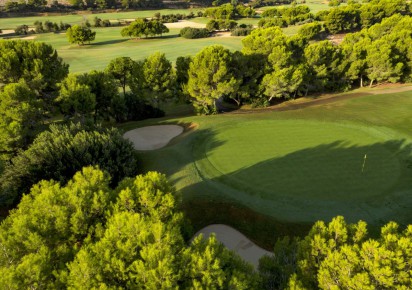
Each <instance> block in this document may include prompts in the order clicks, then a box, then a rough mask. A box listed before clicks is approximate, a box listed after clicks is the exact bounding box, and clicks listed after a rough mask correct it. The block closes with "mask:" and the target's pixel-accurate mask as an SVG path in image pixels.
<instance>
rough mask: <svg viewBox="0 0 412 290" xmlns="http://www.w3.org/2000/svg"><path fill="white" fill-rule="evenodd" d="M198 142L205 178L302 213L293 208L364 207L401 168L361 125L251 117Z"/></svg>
mask: <svg viewBox="0 0 412 290" xmlns="http://www.w3.org/2000/svg"><path fill="white" fill-rule="evenodd" d="M202 146H203V147H202V150H204V152H203V153H202V155H203V156H202V157H201V158H199V161H198V162H197V163H198V168H199V170H200V172H201V174H202V175H203V176H204V177H205V178H208V179H210V180H213V181H214V182H217V183H220V184H222V185H224V186H228V187H230V188H235V189H236V190H238V191H239V192H242V193H243V197H242V195H239V196H237V197H236V198H237V199H240V200H242V201H243V203H245V204H249V203H251V202H252V203H254V204H255V205H256V206H257V207H258V208H259V209H262V208H263V211H264V212H265V213H270V212H271V210H272V211H274V212H275V213H274V215H277V214H276V211H277V213H279V210H280V209H281V211H288V210H289V211H290V213H291V214H295V215H297V216H302V213H301V212H295V213H293V212H294V211H300V210H302V209H304V213H303V215H304V217H303V220H310V219H311V217H312V216H316V215H317V214H321V215H322V212H323V213H324V214H326V215H328V213H329V212H333V214H334V215H336V214H339V213H341V214H345V215H346V216H351V213H352V214H354V213H355V212H358V213H360V212H363V213H364V214H365V213H366V214H370V212H369V213H367V210H366V211H365V206H368V207H369V206H370V204H369V203H370V202H372V203H373V202H374V201H376V200H378V199H382V198H383V199H385V198H387V197H388V194H391V193H393V191H394V187H396V185H397V183H398V179H399V178H400V176H401V174H402V165H401V163H400V160H399V156H397V155H396V154H395V152H393V151H392V150H391V142H390V141H388V140H384V139H383V138H382V136H381V134H380V133H379V131H375V130H373V129H372V128H367V127H362V126H352V125H345V124H337V123H336V124H335V123H330V122H317V121H301V120H266V121H252V122H246V123H237V124H235V125H229V126H223V127H220V128H218V129H216V130H215V131H213V133H211V134H210V135H209V137H208V138H207V139H206V141H205V142H204V143H203V145H202ZM382 205H383V204H381V206H382ZM360 207H362V208H360ZM379 207H380V206H379ZM276 208H277V209H276ZM372 211H373V210H372ZM272 214H273V212H272ZM281 215H282V217H283V218H286V219H288V218H287V216H285V215H284V214H283V213H282V214H281ZM288 215H289V214H288ZM355 215H356V217H357V218H362V214H360V216H358V214H355ZM319 217H320V216H319Z"/></svg>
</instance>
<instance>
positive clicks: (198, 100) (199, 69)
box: [187, 45, 238, 114]
mask: <svg viewBox="0 0 412 290" xmlns="http://www.w3.org/2000/svg"><path fill="white" fill-rule="evenodd" d="M231 59H232V55H231V52H230V51H229V50H228V49H225V48H224V47H223V46H219V45H213V46H209V47H207V48H204V49H203V50H202V51H200V52H199V53H198V54H197V55H196V56H195V57H194V58H193V62H192V63H191V64H190V67H189V72H188V76H189V78H188V83H187V91H188V93H189V94H190V96H191V97H192V98H193V99H194V105H195V107H196V108H197V110H198V112H202V113H205V114H210V113H214V112H216V110H217V108H216V101H217V100H218V99H219V98H220V97H223V96H224V95H228V94H230V93H232V92H234V91H235V90H236V86H237V83H238V82H237V81H236V79H235V78H234V75H233V73H232V71H231V68H230V66H229V64H230V62H231Z"/></svg>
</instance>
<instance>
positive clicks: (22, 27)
mask: <svg viewBox="0 0 412 290" xmlns="http://www.w3.org/2000/svg"><path fill="white" fill-rule="evenodd" d="M14 33H16V34H17V35H26V34H27V33H29V27H28V26H27V25H25V24H23V25H19V26H17V27H16V29H15V30H14Z"/></svg>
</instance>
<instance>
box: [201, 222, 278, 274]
mask: <svg viewBox="0 0 412 290" xmlns="http://www.w3.org/2000/svg"><path fill="white" fill-rule="evenodd" d="M211 233H215V234H216V238H217V239H218V241H220V242H221V243H222V244H223V245H225V246H226V247H227V248H228V249H230V250H233V251H235V252H236V253H238V254H239V256H241V257H242V258H243V259H244V260H245V261H247V262H249V263H251V264H252V265H254V266H255V268H257V267H258V265H259V259H260V258H261V257H262V256H264V255H268V256H271V255H273V254H272V253H271V252H269V251H266V250H264V249H262V248H261V247H258V246H257V245H256V244H255V243H253V242H252V241H251V240H249V239H248V238H247V237H246V236H245V235H243V234H242V233H240V232H239V231H237V230H235V229H234V228H232V227H229V226H227V225H222V224H215V225H210V226H207V227H205V228H203V229H201V230H200V231H198V232H197V233H196V234H195V236H194V237H196V236H198V235H199V234H203V237H205V238H208V237H209V236H210V234H211Z"/></svg>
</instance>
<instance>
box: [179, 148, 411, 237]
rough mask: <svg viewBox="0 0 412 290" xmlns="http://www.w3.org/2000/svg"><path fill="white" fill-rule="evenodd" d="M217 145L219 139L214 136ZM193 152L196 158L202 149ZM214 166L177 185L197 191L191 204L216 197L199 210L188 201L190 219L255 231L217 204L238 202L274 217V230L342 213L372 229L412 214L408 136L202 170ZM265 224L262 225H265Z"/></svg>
mask: <svg viewBox="0 0 412 290" xmlns="http://www.w3.org/2000/svg"><path fill="white" fill-rule="evenodd" d="M216 146H219V142H214V143H213V147H216ZM203 150H205V147H203ZM207 150H212V149H211V148H210V147H207ZM207 150H205V151H207ZM195 155H196V156H199V157H200V159H201V156H207V152H204V153H203V155H201V154H195ZM234 158H236V157H234ZM212 169H213V164H211V166H200V167H198V170H199V175H201V176H202V178H203V181H202V182H199V183H197V184H193V185H191V186H188V187H186V188H183V189H182V190H181V192H182V193H183V195H187V196H192V197H193V196H196V195H198V197H196V199H193V198H192V199H193V202H194V203H198V202H197V201H196V200H202V199H203V200H204V202H205V203H211V204H215V206H211V207H206V208H204V209H203V210H202V209H201V206H196V207H193V209H191V208H190V207H189V208H188V207H187V206H186V208H185V209H186V211H187V212H188V216H190V217H191V218H192V219H193V223H194V224H195V225H197V224H204V221H205V220H207V221H213V222H214V223H226V224H228V225H231V226H234V227H235V228H237V229H239V230H241V231H242V229H243V232H244V233H245V234H247V235H249V236H251V237H254V236H256V231H257V230H255V229H254V226H253V225H252V226H251V225H248V223H249V222H252V223H253V219H251V220H250V221H249V219H250V218H249V217H248V215H246V216H245V218H248V220H246V219H245V220H233V221H232V222H230V219H228V213H226V212H224V210H223V209H222V206H219V205H221V204H225V205H226V208H228V209H229V206H230V204H231V203H232V204H233V207H235V208H246V209H247V210H246V211H252V212H253V211H255V212H256V214H257V215H258V216H263V217H264V216H266V219H267V220H268V222H270V220H272V222H271V223H272V231H273V232H276V233H277V234H278V235H290V234H296V230H299V229H303V228H307V225H308V224H310V223H313V222H315V221H317V220H325V221H329V220H331V218H332V217H335V216H337V215H343V216H344V217H345V219H346V220H347V221H348V222H356V221H358V220H364V221H366V222H367V223H368V224H369V228H370V229H371V232H372V233H373V232H375V231H376V229H377V228H378V227H380V226H382V225H383V224H386V223H387V222H389V221H391V220H393V221H396V222H398V223H399V224H400V225H406V224H407V223H408V222H410V220H411V219H412V199H411V198H410V197H411V196H412V144H410V143H408V142H406V141H405V140H391V141H387V142H380V143H374V144H371V145H367V146H349V145H348V144H346V143H345V142H344V141H336V142H333V143H330V144H322V145H319V146H316V147H313V148H306V149H303V150H299V151H296V152H292V153H290V154H287V155H285V156H281V157H276V158H273V159H269V160H265V161H263V162H259V163H257V164H254V165H251V166H249V167H246V168H242V169H240V170H237V171H235V172H231V173H229V174H221V173H220V172H219V171H218V169H216V172H214V173H213V172H212V173H211V172H207V171H210V170H212ZM205 170H206V172H205ZM219 173H220V176H219ZM209 176H215V177H212V178H208V177H209ZM205 192H206V194H205ZM193 202H192V203H193ZM189 204H190V202H189ZM194 208H196V210H195V209H194ZM193 211H196V212H193ZM230 215H231V216H237V217H238V218H240V219H241V216H242V213H241V210H240V211H239V213H237V214H233V213H231V214H230ZM260 219H262V218H260ZM282 225H283V226H282ZM305 225H306V226H305ZM255 226H256V227H257V228H262V225H260V226H258V225H255ZM264 228H265V231H267V230H268V228H270V226H265V227H264ZM248 231H251V232H250V233H248ZM254 232H255V233H254ZM257 234H259V233H257ZM302 234H305V233H302ZM255 239H256V238H255Z"/></svg>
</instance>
